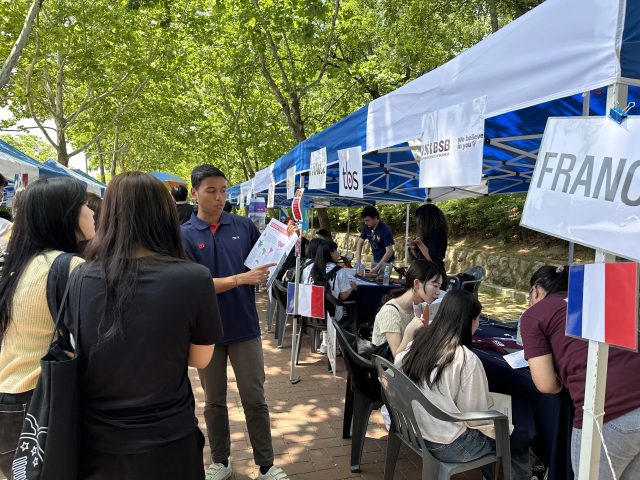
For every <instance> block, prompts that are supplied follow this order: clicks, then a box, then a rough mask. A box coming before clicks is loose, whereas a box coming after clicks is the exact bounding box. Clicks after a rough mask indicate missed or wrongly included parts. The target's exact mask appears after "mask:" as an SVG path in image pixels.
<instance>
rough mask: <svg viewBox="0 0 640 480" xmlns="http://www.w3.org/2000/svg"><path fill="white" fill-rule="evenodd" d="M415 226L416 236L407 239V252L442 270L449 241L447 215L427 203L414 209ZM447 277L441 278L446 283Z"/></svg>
mask: <svg viewBox="0 0 640 480" xmlns="http://www.w3.org/2000/svg"><path fill="white" fill-rule="evenodd" d="M415 215H416V226H417V227H418V236H417V237H416V238H415V239H413V240H409V241H408V243H409V247H410V248H409V253H410V254H411V256H412V257H413V258H415V259H420V258H425V259H427V260H430V261H432V262H433V263H435V264H436V265H438V266H439V267H440V268H442V270H445V267H444V258H445V256H446V254H447V245H448V242H449V221H448V220H447V217H446V216H445V214H444V213H443V211H442V210H440V209H439V208H438V207H436V206H435V205H434V204H432V203H427V204H425V205H422V206H420V207H418V209H417V210H416V214H415ZM446 281H447V278H446V277H445V278H444V280H443V285H444V284H446Z"/></svg>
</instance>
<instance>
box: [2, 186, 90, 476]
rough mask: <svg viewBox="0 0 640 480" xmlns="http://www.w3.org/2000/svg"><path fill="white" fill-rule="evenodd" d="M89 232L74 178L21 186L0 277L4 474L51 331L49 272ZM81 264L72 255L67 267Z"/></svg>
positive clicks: (8, 468)
mask: <svg viewBox="0 0 640 480" xmlns="http://www.w3.org/2000/svg"><path fill="white" fill-rule="evenodd" d="M94 234H95V231H94V225H93V212H92V211H91V210H89V208H88V207H87V191H86V189H85V187H84V186H83V185H82V184H81V183H80V182H78V181H76V180H73V179H71V178H51V179H47V178H42V179H39V180H36V181H35V182H33V183H30V184H29V186H28V187H27V188H26V189H25V190H24V193H23V194H22V196H21V198H20V212H19V214H17V215H16V216H15V221H14V223H13V227H12V232H11V237H10V239H9V244H8V248H7V254H6V257H5V264H4V268H3V271H2V276H1V277H0V343H1V345H2V347H1V348H0V392H1V393H0V470H2V473H4V474H5V476H6V477H7V478H11V463H12V462H13V456H14V452H15V449H16V445H17V444H18V438H19V437H20V431H21V429H22V422H23V420H24V418H25V414H26V410H27V407H28V405H29V403H30V401H31V396H32V395H33V389H34V388H35V387H36V383H37V381H38V377H39V376H40V359H41V358H42V357H43V356H44V354H45V353H46V352H47V349H48V347H49V341H50V339H51V333H52V332H53V325H54V319H53V317H52V314H51V312H50V310H49V305H48V302H47V279H48V276H49V271H50V270H51V267H52V265H53V262H54V261H55V259H56V258H58V257H59V256H60V255H61V254H62V253H77V251H78V242H80V241H84V240H89V239H91V238H92V237H93V235H94ZM82 262H83V260H82V259H81V258H80V257H74V258H72V259H71V263H70V267H69V269H70V271H71V270H73V269H74V268H75V267H77V266H78V265H79V264H80V263H82Z"/></svg>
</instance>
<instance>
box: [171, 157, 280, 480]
mask: <svg viewBox="0 0 640 480" xmlns="http://www.w3.org/2000/svg"><path fill="white" fill-rule="evenodd" d="M226 190H227V184H226V179H225V176H224V174H223V173H222V172H221V171H220V170H218V169H217V168H216V167H213V166H211V165H200V166H198V167H196V168H194V169H193V172H191V196H192V197H193V198H194V199H195V200H196V201H197V202H198V205H199V208H198V214H197V215H196V214H193V215H192V216H191V220H189V221H188V222H187V223H185V224H184V225H182V237H183V239H184V246H185V250H186V251H187V255H188V256H189V258H191V260H193V261H194V262H196V263H200V264H201V265H204V266H206V267H208V268H209V270H210V271H211V277H212V278H213V283H214V285H215V288H216V294H217V297H218V306H219V308H220V315H221V317H222V326H223V327H224V337H223V339H222V341H221V342H219V343H217V344H216V348H215V349H214V351H213V356H212V357H211V362H210V363H209V365H208V366H207V367H206V368H203V369H201V370H198V375H199V377H200V382H201V384H202V388H203V389H204V395H205V407H204V419H205V422H206V424H207V435H208V436H209V446H210V448H211V460H212V462H213V463H212V464H211V466H210V467H209V468H208V469H207V472H206V478H207V480H226V479H228V478H230V477H231V475H232V473H233V471H232V468H231V464H230V463H229V455H230V453H231V435H230V429H229V413H228V411H227V358H228V359H229V360H230V361H231V366H232V367H233V371H234V373H235V376H236V383H237V384H238V391H239V392H240V400H241V401H242V407H243V409H244V414H245V417H246V419H247V430H248V431H249V439H250V440H251V446H252V447H253V458H254V460H255V462H256V464H257V465H258V466H259V467H260V473H259V475H258V480H286V479H287V476H286V474H285V473H284V472H283V471H282V470H281V469H279V468H277V467H275V466H274V465H273V445H272V442H271V422H270V419H269V408H268V407H267V402H266V400H265V396H264V380H265V374H264V357H263V354H262V340H261V338H260V324H259V321H258V312H257V311H256V299H255V291H254V285H258V284H260V283H262V282H264V281H265V280H266V279H267V278H268V276H269V272H268V268H269V267H271V266H272V265H265V266H263V267H258V268H254V269H253V270H250V271H247V269H246V267H245V266H244V261H245V259H246V258H247V256H248V255H249V252H250V251H251V248H252V247H253V244H254V243H255V242H257V241H258V238H259V237H260V232H259V231H258V229H257V228H256V227H255V225H254V224H253V223H252V222H251V221H250V220H249V219H248V218H246V217H241V216H238V215H233V214H230V213H227V212H225V211H223V208H224V205H225V200H226ZM273 265H275V264H273Z"/></svg>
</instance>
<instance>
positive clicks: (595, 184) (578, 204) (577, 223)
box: [520, 116, 640, 261]
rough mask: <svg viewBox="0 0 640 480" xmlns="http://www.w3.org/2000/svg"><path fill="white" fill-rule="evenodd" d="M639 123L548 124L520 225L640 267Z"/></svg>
mask: <svg viewBox="0 0 640 480" xmlns="http://www.w3.org/2000/svg"><path fill="white" fill-rule="evenodd" d="M638 152H640V117H634V116H630V117H628V118H627V119H626V120H624V121H623V122H622V125H618V124H617V123H615V122H613V120H611V119H609V118H607V117H569V118H565V117H560V118H549V120H548V121H547V126H546V128H545V131H544V137H543V138H542V143H541V145H540V151H539V153H538V160H537V162H536V166H535V170H534V172H533V177H532V180H531V186H530V187H529V193H528V195H527V201H526V203H525V206H524V212H523V214H522V220H521V222H520V224H521V225H522V226H524V227H527V228H531V229H533V230H537V231H539V232H543V233H546V234H549V235H553V236H555V237H560V238H563V239H565V240H569V241H572V242H576V243H580V244H582V245H586V246H589V247H592V248H596V249H600V250H604V251H606V252H609V253H613V254H616V255H620V256H622V257H626V258H629V259H633V260H635V261H640V242H639V241H638V238H640V169H638V167H640V160H638V158H639V157H640V156H639V154H638Z"/></svg>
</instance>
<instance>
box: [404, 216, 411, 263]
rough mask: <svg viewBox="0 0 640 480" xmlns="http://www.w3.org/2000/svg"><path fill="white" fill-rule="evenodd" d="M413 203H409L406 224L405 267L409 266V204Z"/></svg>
mask: <svg viewBox="0 0 640 480" xmlns="http://www.w3.org/2000/svg"><path fill="white" fill-rule="evenodd" d="M410 205H411V204H409V203H407V225H406V232H405V235H404V240H405V242H404V268H407V265H408V260H409V244H408V243H407V242H408V241H409V206H410Z"/></svg>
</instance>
